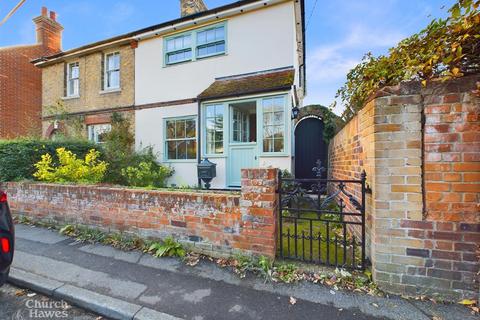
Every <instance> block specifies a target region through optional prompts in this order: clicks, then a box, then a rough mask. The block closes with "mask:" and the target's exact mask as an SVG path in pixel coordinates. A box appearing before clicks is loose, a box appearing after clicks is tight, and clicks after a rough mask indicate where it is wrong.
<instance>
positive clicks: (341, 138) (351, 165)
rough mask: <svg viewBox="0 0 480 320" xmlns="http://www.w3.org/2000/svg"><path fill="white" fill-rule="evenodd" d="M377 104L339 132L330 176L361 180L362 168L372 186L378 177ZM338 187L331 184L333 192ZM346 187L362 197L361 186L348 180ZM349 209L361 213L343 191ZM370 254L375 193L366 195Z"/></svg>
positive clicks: (331, 145) (331, 154) (332, 144)
mask: <svg viewBox="0 0 480 320" xmlns="http://www.w3.org/2000/svg"><path fill="white" fill-rule="evenodd" d="M374 106H375V104H374V103H373V102H370V103H368V104H367V105H366V106H365V108H363V109H362V110H360V112H359V113H358V114H357V115H356V116H355V117H354V118H353V119H352V120H351V121H350V122H349V123H347V124H346V125H345V127H343V128H342V130H341V131H340V132H338V133H337V135H336V136H335V138H334V139H333V140H332V141H330V143H329V152H328V154H329V160H328V163H329V167H328V169H329V172H328V175H329V178H330V179H343V180H348V179H355V180H360V179H361V174H362V171H363V170H365V172H366V174H367V185H371V184H372V181H373V179H374V171H373V161H374V156H375V154H374V148H373V146H374V145H373V133H374V132H373V125H374V117H373V111H374ZM334 188H335V187H334V186H333V185H330V186H329V191H330V192H333V191H334ZM345 189H346V191H347V192H348V193H350V194H352V195H354V196H355V198H356V199H361V191H362V189H361V185H359V184H351V183H347V184H346V186H345ZM340 196H341V197H342V198H343V200H344V204H345V205H346V210H347V211H348V212H357V210H356V209H355V208H354V207H353V205H352V204H351V202H350V201H349V200H348V199H347V197H345V196H344V195H343V194H341V195H340ZM365 200H366V207H367V210H366V212H367V217H366V238H367V239H366V244H367V245H366V253H367V255H368V254H369V252H370V230H371V222H372V220H371V216H370V215H369V214H368V213H369V212H371V210H370V209H369V208H370V207H371V206H372V195H371V193H369V194H367V195H366V199H365ZM350 231H351V232H354V233H355V235H356V236H357V237H360V238H361V235H360V229H359V228H353V229H351V230H350Z"/></svg>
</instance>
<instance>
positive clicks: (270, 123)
mask: <svg viewBox="0 0 480 320" xmlns="http://www.w3.org/2000/svg"><path fill="white" fill-rule="evenodd" d="M262 104H263V106H262V107H263V108H262V109H263V152H267V153H270V152H272V153H273V152H284V151H285V98H284V97H273V98H265V99H263V100H262Z"/></svg>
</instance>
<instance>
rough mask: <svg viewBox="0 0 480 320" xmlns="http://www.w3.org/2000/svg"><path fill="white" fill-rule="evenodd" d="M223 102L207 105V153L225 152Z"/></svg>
mask: <svg viewBox="0 0 480 320" xmlns="http://www.w3.org/2000/svg"><path fill="white" fill-rule="evenodd" d="M224 112H225V108H224V106H223V104H214V105H209V106H206V107H205V129H206V140H207V141H206V153H207V154H222V153H223V117H224Z"/></svg>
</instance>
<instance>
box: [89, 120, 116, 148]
mask: <svg viewBox="0 0 480 320" xmlns="http://www.w3.org/2000/svg"><path fill="white" fill-rule="evenodd" d="M110 130H112V125H111V124H110V123H99V124H90V125H87V132H88V140H89V141H92V142H94V143H97V144H102V143H104V142H103V141H99V139H98V138H99V136H100V135H101V134H103V133H107V132H109V131H110Z"/></svg>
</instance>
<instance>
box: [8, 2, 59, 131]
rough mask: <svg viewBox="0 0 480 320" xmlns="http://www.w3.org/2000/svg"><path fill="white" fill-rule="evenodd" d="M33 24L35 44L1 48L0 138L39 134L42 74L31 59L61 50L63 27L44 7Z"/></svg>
mask: <svg viewBox="0 0 480 320" xmlns="http://www.w3.org/2000/svg"><path fill="white" fill-rule="evenodd" d="M33 22H34V24H35V28H36V33H37V42H36V43H35V44H28V45H16V46H11V47H3V48H0V118H1V119H2V120H1V121H0V139H8V138H16V137H20V136H27V135H35V134H39V133H40V128H41V112H42V103H41V99H42V71H41V70H39V69H38V68H36V67H35V66H33V65H32V64H31V63H30V60H32V59H34V58H36V57H38V56H45V55H52V54H55V53H57V52H59V51H61V50H62V30H63V27H62V26H61V25H60V24H59V23H58V22H57V18H56V13H55V12H53V11H50V13H49V12H48V9H47V8H45V7H43V8H42V11H41V15H40V16H38V17H36V18H35V19H33Z"/></svg>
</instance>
